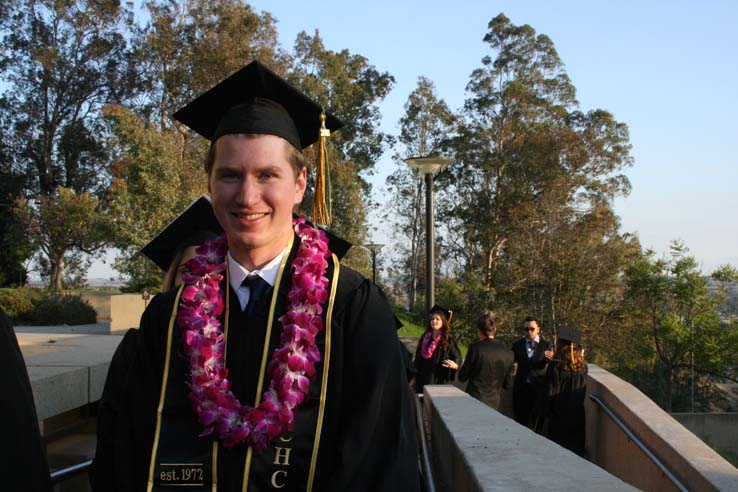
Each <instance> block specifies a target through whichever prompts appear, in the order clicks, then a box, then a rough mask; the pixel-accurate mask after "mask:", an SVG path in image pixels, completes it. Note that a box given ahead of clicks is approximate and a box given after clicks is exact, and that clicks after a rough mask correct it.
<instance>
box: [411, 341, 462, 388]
mask: <svg viewBox="0 0 738 492" xmlns="http://www.w3.org/2000/svg"><path fill="white" fill-rule="evenodd" d="M424 336H425V333H424V334H423V335H421V337H420V340H418V347H417V349H416V350H415V369H416V370H417V371H418V373H417V375H416V376H415V391H416V392H417V393H422V392H423V386H425V385H426V384H447V383H450V382H451V381H453V380H454V376H455V375H456V371H454V370H453V369H448V368H446V367H443V366H442V365H441V362H443V361H444V360H446V359H451V360H452V361H454V362H456V363H457V364H459V365H461V351H460V350H459V345H458V344H457V343H456V339H455V338H454V336H453V335H449V336H448V347H445V348H444V347H443V345H441V342H440V341H439V342H438V345H436V350H434V351H433V355H432V356H431V358H430V359H425V358H423V356H422V355H420V351H421V350H422V346H423V337H424Z"/></svg>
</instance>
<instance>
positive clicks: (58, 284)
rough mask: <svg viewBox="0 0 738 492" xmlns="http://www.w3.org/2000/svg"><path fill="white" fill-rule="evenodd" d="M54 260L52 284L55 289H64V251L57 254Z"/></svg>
mask: <svg viewBox="0 0 738 492" xmlns="http://www.w3.org/2000/svg"><path fill="white" fill-rule="evenodd" d="M52 261H53V262H54V263H53V264H52V267H51V275H52V278H51V285H52V287H53V289H54V290H55V291H57V292H58V291H61V290H62V287H63V285H62V279H63V278H64V275H63V273H64V253H62V254H60V255H57V257H56V258H53V259H52Z"/></svg>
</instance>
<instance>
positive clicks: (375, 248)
mask: <svg viewBox="0 0 738 492" xmlns="http://www.w3.org/2000/svg"><path fill="white" fill-rule="evenodd" d="M362 246H364V247H365V248H366V249H368V250H369V251H370V252H371V254H372V282H373V283H375V284H376V283H377V253H379V250H380V249H382V246H384V244H362Z"/></svg>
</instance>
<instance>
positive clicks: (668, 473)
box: [589, 395, 689, 492]
mask: <svg viewBox="0 0 738 492" xmlns="http://www.w3.org/2000/svg"><path fill="white" fill-rule="evenodd" d="M589 398H590V400H592V401H594V402H595V403H597V404H598V405H599V406H600V408H602V410H604V411H605V413H606V414H607V416H608V417H610V418H611V419H612V421H613V422H615V424H616V425H617V426H618V427H620V430H622V431H623V432H625V435H626V436H628V439H630V440H631V441H633V442H634V443H635V445H636V446H638V447H639V448H640V450H641V451H643V454H645V455H646V456H647V457H648V458H649V459H650V460H651V461H652V462H653V464H654V465H656V466H657V467H658V468H659V469H660V470H661V473H663V474H664V475H666V477H667V478H668V479H669V480H671V481H672V482H673V483H674V485H676V486H677V488H678V489H679V490H681V491H682V492H689V489H688V488H687V487H685V486H684V484H682V482H680V481H679V479H678V478H677V477H675V476H674V474H673V473H671V471H669V469H668V468H666V465H664V464H663V463H662V462H661V460H659V459H658V458H657V457H656V455H655V454H653V453H652V452H651V450H650V449H648V448H647V447H646V445H645V444H643V442H641V440H640V439H638V437H636V435H635V434H634V433H633V431H631V430H630V428H629V427H628V426H627V425H626V424H625V422H623V421H622V420H621V419H620V418H619V417H618V416H617V415H615V413H614V412H613V411H612V410H611V409H610V407H608V406H607V405H606V404H605V402H603V401H602V400H600V399H599V398H598V397H597V396H595V395H589Z"/></svg>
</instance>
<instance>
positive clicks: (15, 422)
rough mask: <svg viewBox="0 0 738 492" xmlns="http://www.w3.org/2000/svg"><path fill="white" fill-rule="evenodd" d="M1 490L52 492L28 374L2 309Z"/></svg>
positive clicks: (0, 324) (0, 355)
mask: <svg viewBox="0 0 738 492" xmlns="http://www.w3.org/2000/svg"><path fill="white" fill-rule="evenodd" d="M0 420H2V423H3V427H4V429H3V433H2V438H1V439H0V490H3V491H5V492H51V490H52V488H51V477H50V475H49V465H48V463H47V461H46V452H45V449H44V444H43V441H42V439H41V433H40V432H39V425H38V417H37V415H36V405H35V404H34V401H33V392H32V391H31V383H30V381H29V379H28V370H27V369H26V363H25V361H24V360H23V354H22V353H21V350H20V346H19V345H18V340H17V338H16V337H15V330H13V326H12V325H11V323H10V320H8V318H7V317H6V316H5V312H3V310H2V309H1V308H0Z"/></svg>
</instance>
